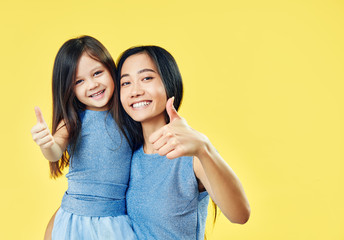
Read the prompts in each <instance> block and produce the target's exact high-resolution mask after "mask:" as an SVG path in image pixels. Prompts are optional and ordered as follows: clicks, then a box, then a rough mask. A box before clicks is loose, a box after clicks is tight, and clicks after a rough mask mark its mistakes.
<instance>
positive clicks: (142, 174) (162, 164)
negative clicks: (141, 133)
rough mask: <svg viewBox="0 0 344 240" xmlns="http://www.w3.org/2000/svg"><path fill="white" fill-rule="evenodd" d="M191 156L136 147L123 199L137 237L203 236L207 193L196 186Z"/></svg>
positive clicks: (182, 237)
mask: <svg viewBox="0 0 344 240" xmlns="http://www.w3.org/2000/svg"><path fill="white" fill-rule="evenodd" d="M192 159H193V158H192V157H180V158H177V159H173V160H170V159H167V158H166V157H165V156H160V155H158V154H145V153H144V151H143V148H142V147H141V148H140V149H138V150H137V151H135V153H134V155H133V158H132V162H131V173H130V181H129V188H128V191H127V197H126V200H127V211H128V216H129V218H130V219H131V220H132V223H133V229H134V232H135V234H136V235H137V238H138V239H140V240H143V239H149V240H152V239H159V240H160V239H163V240H169V239H178V240H180V239H200V240H201V239H202V240H204V231H205V222H206V217H207V207H208V202H209V196H208V194H207V192H201V193H200V192H199V190H198V183H197V179H196V177H195V174H194V170H193V160H192Z"/></svg>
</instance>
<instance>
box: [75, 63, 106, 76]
mask: <svg viewBox="0 0 344 240" xmlns="http://www.w3.org/2000/svg"><path fill="white" fill-rule="evenodd" d="M100 67H102V65H101V64H99V65H98V64H97V65H96V66H95V67H94V68H92V69H91V70H90V72H94V71H95V70H96V69H97V68H100ZM78 78H82V77H80V76H76V78H75V79H78Z"/></svg>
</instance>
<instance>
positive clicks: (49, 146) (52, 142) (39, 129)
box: [31, 107, 68, 162]
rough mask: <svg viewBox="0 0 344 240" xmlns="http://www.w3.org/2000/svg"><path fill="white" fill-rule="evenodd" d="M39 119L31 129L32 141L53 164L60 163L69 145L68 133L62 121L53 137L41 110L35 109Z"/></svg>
mask: <svg viewBox="0 0 344 240" xmlns="http://www.w3.org/2000/svg"><path fill="white" fill-rule="evenodd" d="M35 113H36V117H37V124H36V125H35V126H33V128H32V129H31V134H32V139H33V140H34V141H35V142H36V143H37V145H38V146H39V147H40V148H41V151H42V153H43V155H44V157H45V158H46V159H48V160H49V161H51V162H56V161H58V160H59V159H60V158H61V157H62V154H63V152H64V151H65V149H66V147H67V144H68V131H67V128H66V126H65V124H64V121H61V122H60V123H59V125H58V127H57V129H58V130H57V131H56V133H55V134H54V136H52V135H51V133H50V130H49V128H48V126H47V124H46V123H45V121H44V118H43V115H42V112H41V110H40V109H39V108H38V107H35Z"/></svg>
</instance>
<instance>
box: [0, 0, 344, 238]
mask: <svg viewBox="0 0 344 240" xmlns="http://www.w3.org/2000/svg"><path fill="white" fill-rule="evenodd" d="M343 31H344V3H343V1H339V0H338V1H335V0H333V1H332V0H331V1H316V0H313V1H302V0H294V1H274V0H271V1H268V0H261V1H255V0H251V1H249V0H247V1H231V0H223V1H219V0H213V1H202V0H197V1H194V0H193V1H182V0H175V1H150V0H148V1H139V0H138V1H114V0H113V1H110V0H98V1H87V0H82V1H81V0H80V1H72V0H60V1H24V0H20V1H10V0H3V1H1V3H0V32H1V39H0V69H1V71H0V74H1V75H0V79H1V94H0V103H1V124H0V134H1V138H0V146H1V174H0V192H1V198H0V199H1V200H0V201H1V204H0V213H1V218H0V239H42V238H43V234H44V230H45V226H46V223H47V222H48V220H49V218H50V216H51V215H52V214H53V212H54V211H55V210H56V208H57V207H58V206H59V205H60V201H61V197H62V195H63V192H64V191H65V190H66V187H67V183H66V180H65V179H64V178H60V179H59V180H57V181H54V180H51V179H49V175H48V163H47V161H46V160H45V159H44V158H43V157H42V155H41V153H40V151H39V149H38V147H37V146H36V145H35V144H34V142H33V141H32V140H31V134H30V129H31V127H32V126H33V125H34V124H35V115H34V106H35V105H38V106H40V107H41V109H42V111H43V114H44V116H45V119H46V120H47V122H48V123H49V124H51V110H52V107H51V73H52V66H53V61H54V58H55V55H56V53H57V51H58V48H59V47H60V46H61V45H62V44H63V42H65V41H66V40H67V39H69V38H72V37H76V36H79V35H82V34H88V35H91V36H94V37H96V38H97V39H99V40H100V41H101V42H102V43H103V44H104V45H105V46H106V47H107V48H108V50H109V51H110V53H111V54H112V56H113V57H114V59H117V56H118V55H119V54H120V53H121V52H122V51H124V50H125V49H127V48H128V47H131V46H133V45H140V44H155V45H160V46H162V47H164V48H166V49H168V50H169V51H170V52H171V53H172V54H173V56H174V57H175V58H176V60H177V62H178V64H179V67H180V69H181V72H182V75H183V79H184V86H185V95H184V102H183V105H182V108H181V111H180V113H181V115H182V116H184V117H185V118H186V119H187V121H188V123H189V124H190V125H191V126H192V127H194V128H195V129H197V130H199V131H201V132H203V133H205V134H206V135H207V136H208V137H209V138H210V140H211V141H212V142H213V144H214V145H215V147H216V148H217V149H218V151H219V152H220V153H221V154H222V156H223V157H224V158H225V159H226V161H227V162H228V164H229V165H230V166H231V167H232V168H233V169H234V170H235V172H236V173H237V175H238V176H239V178H240V179H241V181H242V183H243V185H244V188H245V190H246V193H247V196H248V199H249V201H250V204H251V208H252V213H251V218H250V220H249V222H248V223H247V224H245V225H243V226H241V225H235V224H231V223H230V222H229V221H227V220H226V219H225V218H224V216H223V215H220V217H219V219H218V222H217V223H216V225H215V228H214V230H213V232H212V233H209V234H210V235H209V237H210V238H209V239H274V240H275V239H279V240H284V239H344V230H343V229H344V228H343V222H344V207H343V202H344V193H343V183H344V174H343V170H344V168H343V160H344V159H343V158H344V157H343V143H344V142H343V136H344V134H343V133H344V132H343V103H344V99H343V93H342V92H343V86H344V84H343V79H344V78H343V77H344V68H343V66H344V65H343V64H344V34H343ZM208 230H210V228H208Z"/></svg>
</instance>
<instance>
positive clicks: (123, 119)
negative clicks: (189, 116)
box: [115, 46, 183, 150]
mask: <svg viewBox="0 0 344 240" xmlns="http://www.w3.org/2000/svg"><path fill="white" fill-rule="evenodd" d="M140 53H146V54H148V56H149V57H150V58H151V59H152V60H153V62H154V64H155V65H156V67H157V70H158V73H159V75H160V77H161V80H162V82H163V84H164V87H165V91H166V96H167V99H169V98H171V97H173V96H174V103H173V105H174V107H175V109H177V110H178V108H179V106H180V104H181V102H182V98H183V82H182V76H181V74H180V72H179V68H178V65H177V63H176V61H175V60H174V58H173V56H172V55H171V54H170V53H169V52H168V51H166V50H165V49H163V48H161V47H158V46H139V47H133V48H129V49H128V50H126V51H125V52H123V53H122V55H121V56H120V57H119V58H118V61H117V69H118V71H117V78H116V79H117V81H115V82H116V89H117V101H118V102H119V104H118V110H117V111H116V110H115V112H117V113H118V121H119V122H120V125H122V126H126V132H127V134H128V138H129V139H130V140H131V141H130V142H131V144H132V149H133V150H136V149H137V148H138V147H140V146H141V145H142V144H143V135H142V128H141V124H140V123H139V122H136V121H134V120H133V119H132V118H131V117H130V116H129V115H128V114H127V113H126V112H125V111H124V108H123V106H122V104H121V103H120V102H121V101H120V88H121V85H120V84H121V81H120V79H121V70H122V66H123V63H124V62H125V60H126V59H127V58H128V57H130V56H132V55H135V54H140ZM165 120H166V123H169V121H170V119H169V117H168V115H167V112H166V111H165Z"/></svg>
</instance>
